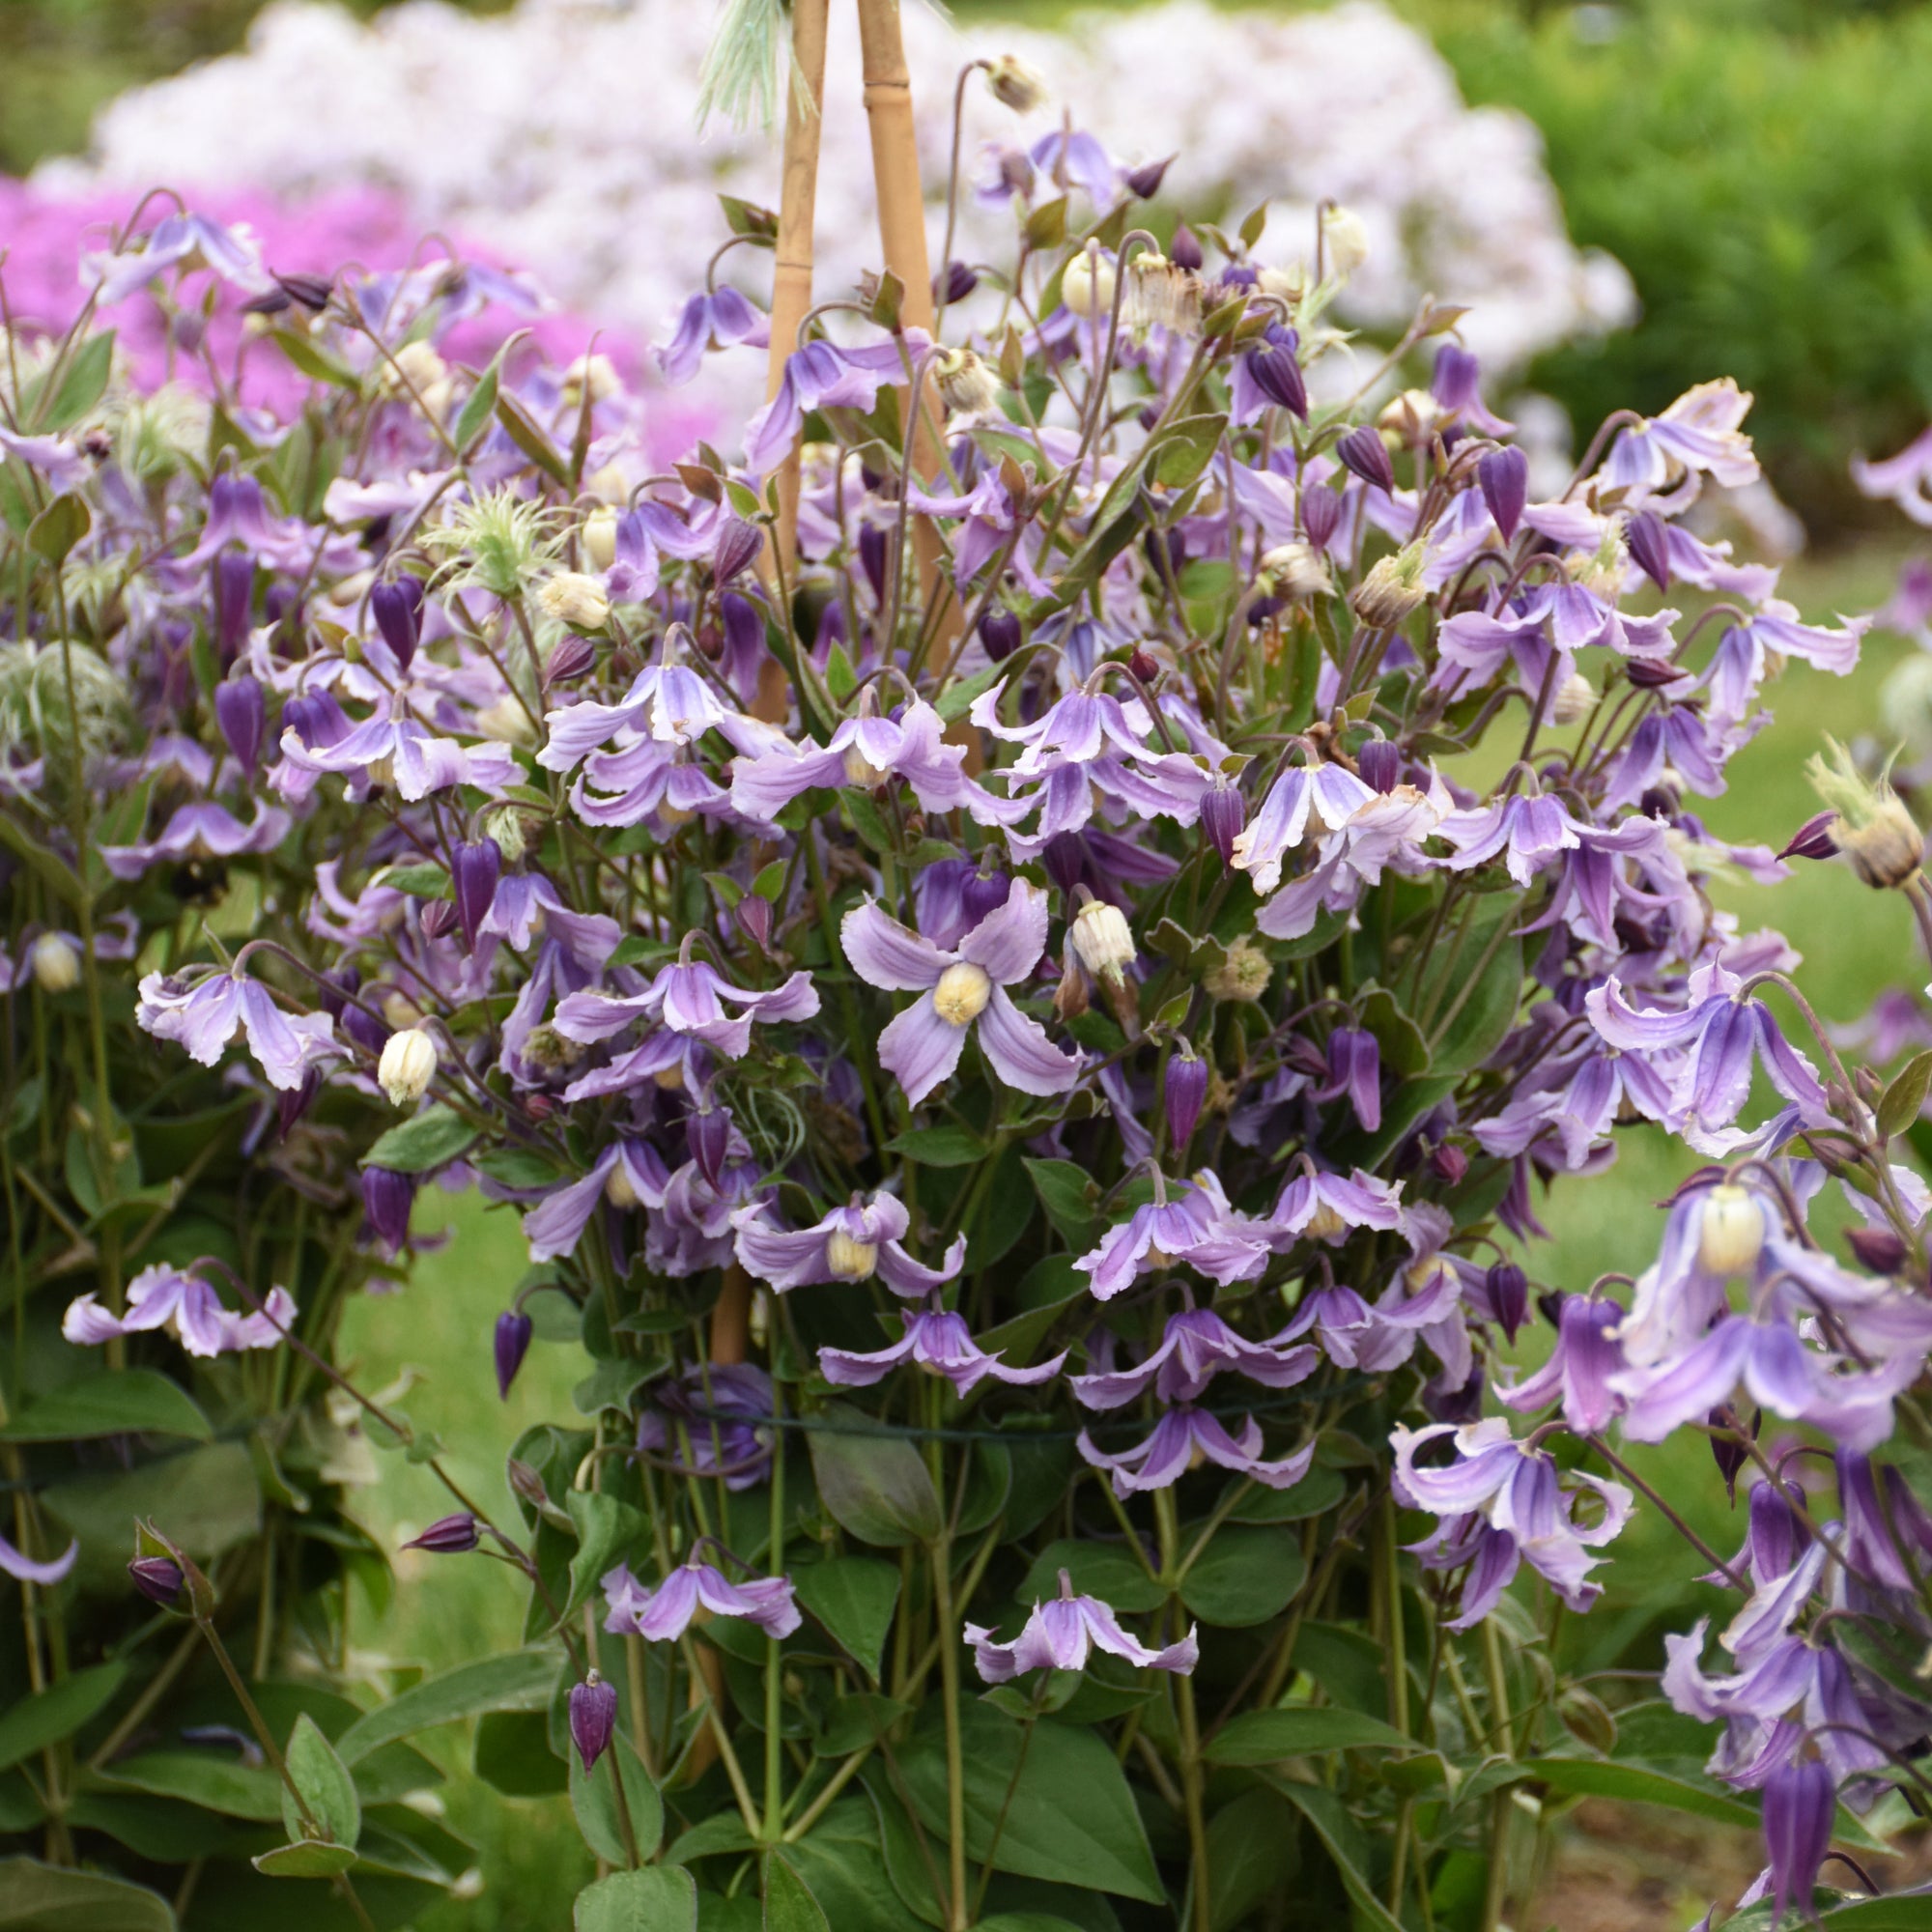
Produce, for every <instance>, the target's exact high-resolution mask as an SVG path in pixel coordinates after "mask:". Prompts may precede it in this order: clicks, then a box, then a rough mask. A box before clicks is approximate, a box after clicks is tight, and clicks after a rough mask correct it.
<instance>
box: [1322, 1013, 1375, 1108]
mask: <svg viewBox="0 0 1932 1932" xmlns="http://www.w3.org/2000/svg"><path fill="white" fill-rule="evenodd" d="M1326 1051H1327V1060H1328V1078H1327V1079H1326V1080H1325V1081H1324V1082H1323V1083H1322V1084H1321V1086H1320V1087H1318V1088H1316V1089H1315V1090H1314V1097H1315V1098H1316V1099H1318V1100H1333V1099H1335V1098H1337V1097H1338V1096H1339V1095H1341V1094H1348V1096H1349V1105H1350V1107H1351V1108H1353V1110H1354V1114H1355V1119H1356V1120H1357V1121H1359V1122H1361V1124H1362V1128H1363V1130H1364V1131H1365V1132H1367V1133H1374V1132H1375V1131H1376V1130H1377V1129H1378V1127H1379V1126H1380V1125H1381V1123H1382V1054H1381V1047H1380V1045H1379V1044H1378V1042H1377V1039H1376V1037H1375V1035H1374V1034H1372V1033H1368V1032H1365V1031H1364V1030H1363V1029H1362V1028H1360V1027H1351V1026H1342V1027H1337V1028H1336V1029H1335V1031H1334V1032H1333V1033H1331V1034H1330V1035H1329V1036H1328V1041H1327V1049H1326Z"/></svg>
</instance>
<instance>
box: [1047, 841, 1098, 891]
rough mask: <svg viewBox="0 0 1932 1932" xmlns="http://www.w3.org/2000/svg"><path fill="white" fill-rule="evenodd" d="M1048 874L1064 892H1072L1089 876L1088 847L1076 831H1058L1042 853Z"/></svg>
mask: <svg viewBox="0 0 1932 1932" xmlns="http://www.w3.org/2000/svg"><path fill="white" fill-rule="evenodd" d="M1039 857H1040V864H1041V865H1043V866H1044V867H1046V876H1047V877H1048V878H1049V879H1051V880H1052V881H1053V883H1054V884H1055V885H1056V886H1058V887H1059V888H1060V890H1061V891H1062V892H1063V893H1071V892H1072V890H1073V888H1074V887H1075V886H1077V885H1078V884H1079V883H1080V881H1081V880H1082V879H1084V878H1085V877H1086V876H1087V848H1086V846H1085V845H1083V844H1082V843H1081V842H1080V836H1079V834H1078V833H1075V832H1056V833H1055V834H1054V836H1053V837H1052V838H1049V839H1048V840H1047V843H1046V850H1045V851H1043V852H1042V853H1041V854H1040V855H1039Z"/></svg>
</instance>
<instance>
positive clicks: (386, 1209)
mask: <svg viewBox="0 0 1932 1932" xmlns="http://www.w3.org/2000/svg"><path fill="white" fill-rule="evenodd" d="M415 1199H416V1178H415V1176H414V1175H412V1174H398V1173H397V1172H396V1171H395V1169H394V1168H390V1167H365V1168H364V1169H363V1170H362V1211H363V1213H364V1214H366V1215H367V1216H368V1217H369V1232H370V1233H371V1234H372V1235H374V1236H376V1238H377V1239H378V1240H379V1241H381V1242H382V1243H383V1245H384V1247H385V1248H387V1249H388V1250H389V1252H390V1253H391V1254H394V1253H395V1252H396V1250H397V1249H398V1248H400V1247H401V1246H402V1245H403V1243H404V1242H405V1241H407V1240H408V1239H409V1237H410V1210H411V1208H413V1207H414V1206H415Z"/></svg>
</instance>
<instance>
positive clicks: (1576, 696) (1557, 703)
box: [1549, 670, 1597, 725]
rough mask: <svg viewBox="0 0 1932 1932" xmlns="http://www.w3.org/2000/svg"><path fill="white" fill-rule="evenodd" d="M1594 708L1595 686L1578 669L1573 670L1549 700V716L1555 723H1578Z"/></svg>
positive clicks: (1595, 699) (1595, 706)
mask: <svg viewBox="0 0 1932 1932" xmlns="http://www.w3.org/2000/svg"><path fill="white" fill-rule="evenodd" d="M1596 708H1597V687H1596V686H1595V685H1594V684H1592V683H1591V682H1590V680H1589V679H1588V678H1587V677H1585V676H1584V675H1583V673H1582V672H1581V671H1580V670H1573V671H1572V672H1571V673H1570V675H1569V676H1568V677H1566V678H1565V679H1564V680H1563V682H1562V683H1561V684H1559V685H1558V686H1557V687H1556V695H1555V696H1553V697H1552V698H1551V699H1550V700H1549V716H1550V719H1551V721H1552V722H1553V723H1554V724H1557V725H1580V724H1581V723H1582V722H1583V720H1584V719H1586V718H1587V717H1589V715H1590V713H1591V712H1592V711H1594V710H1595V709H1596Z"/></svg>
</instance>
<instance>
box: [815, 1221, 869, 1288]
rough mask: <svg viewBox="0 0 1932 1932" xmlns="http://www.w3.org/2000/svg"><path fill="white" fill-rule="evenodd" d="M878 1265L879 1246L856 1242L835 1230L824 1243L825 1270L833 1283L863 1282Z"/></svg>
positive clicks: (840, 1230)
mask: <svg viewBox="0 0 1932 1932" xmlns="http://www.w3.org/2000/svg"><path fill="white" fill-rule="evenodd" d="M878 1264H879V1244H878V1243H877V1242H876V1241H858V1240H854V1239H853V1238H852V1236H850V1235H848V1234H846V1233H845V1232H844V1230H843V1229H840V1228H835V1229H834V1230H833V1232H832V1236H831V1238H830V1239H829V1240H827V1242H826V1243H825V1268H826V1272H827V1273H828V1274H830V1275H831V1276H832V1278H833V1280H834V1281H865V1280H867V1279H868V1278H869V1277H870V1275H871V1273H872V1270H873V1269H874V1268H876V1267H877V1266H878Z"/></svg>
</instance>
